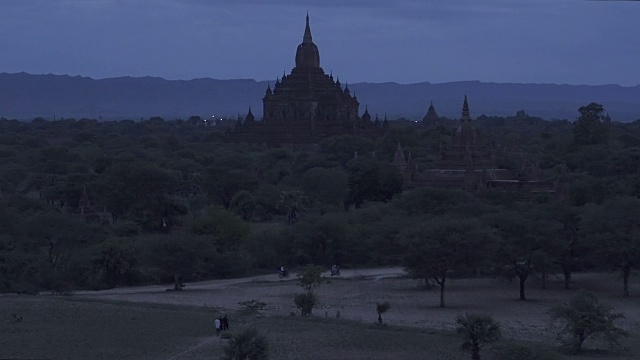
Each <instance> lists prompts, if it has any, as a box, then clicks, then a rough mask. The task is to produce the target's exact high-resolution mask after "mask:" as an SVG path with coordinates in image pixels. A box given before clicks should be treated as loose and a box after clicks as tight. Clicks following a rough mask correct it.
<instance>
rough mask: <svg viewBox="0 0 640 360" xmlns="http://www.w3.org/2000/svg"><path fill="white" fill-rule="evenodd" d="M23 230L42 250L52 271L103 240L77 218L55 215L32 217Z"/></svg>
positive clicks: (53, 213)
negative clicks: (77, 252) (85, 247)
mask: <svg viewBox="0 0 640 360" xmlns="http://www.w3.org/2000/svg"><path fill="white" fill-rule="evenodd" d="M24 230H25V231H26V233H27V235H28V236H30V237H31V238H32V239H34V240H36V243H37V244H41V247H42V248H44V249H45V252H46V254H47V259H48V262H49V265H50V266H51V268H60V267H63V266H64V265H66V264H67V263H68V261H69V260H70V258H71V257H72V256H73V255H74V252H75V251H76V250H77V249H79V248H80V247H82V246H86V245H88V244H89V242H90V241H91V242H99V241H100V240H102V239H101V238H100V234H99V233H96V232H95V231H94V229H93V228H92V227H91V226H90V225H88V224H87V223H86V222H85V221H84V220H83V219H82V218H80V217H79V216H73V215H69V214H67V215H65V214H62V213H58V212H49V213H44V214H38V215H35V216H34V217H32V218H31V219H29V220H27V221H26V222H25V223H24Z"/></svg>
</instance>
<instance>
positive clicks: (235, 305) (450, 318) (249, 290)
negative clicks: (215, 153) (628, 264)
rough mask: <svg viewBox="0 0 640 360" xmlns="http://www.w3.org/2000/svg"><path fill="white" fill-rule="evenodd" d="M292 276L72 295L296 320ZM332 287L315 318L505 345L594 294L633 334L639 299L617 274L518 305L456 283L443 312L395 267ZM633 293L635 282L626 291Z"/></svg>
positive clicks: (497, 283) (534, 295)
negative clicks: (242, 309)
mask: <svg viewBox="0 0 640 360" xmlns="http://www.w3.org/2000/svg"><path fill="white" fill-rule="evenodd" d="M295 274H296V272H295V271H292V273H291V275H290V277H289V278H286V279H279V278H278V275H277V273H274V274H268V275H261V276H252V277H245V278H238V279H223V280H210V281H201V282H194V283H188V284H186V286H185V288H184V291H166V289H168V288H171V287H172V285H153V286H141V287H130V288H118V289H110V290H102V291H79V292H76V293H74V294H75V295H74V296H80V297H84V298H92V299H103V300H116V301H128V302H137V303H161V304H172V305H190V306H200V307H207V308H210V309H211V311H212V314H226V313H229V314H232V313H233V312H234V311H237V310H239V303H240V302H244V301H248V300H252V299H255V300H259V301H262V302H265V303H266V304H267V307H266V309H265V312H264V315H267V316H272V315H281V316H282V315H290V314H297V313H299V310H298V309H297V308H296V307H295V305H294V304H293V301H292V300H293V297H294V296H295V294H297V293H300V292H302V291H303V290H302V289H301V288H300V287H299V286H298V284H297V281H295V280H296V276H295ZM323 275H324V276H325V277H327V278H329V279H331V280H332V281H331V284H326V285H322V286H320V287H319V288H317V289H316V290H315V292H316V295H317V296H318V304H317V305H316V307H315V308H314V314H315V315H316V316H329V317H337V316H340V317H342V318H345V319H351V320H358V321H363V322H375V321H376V318H377V314H376V313H375V308H376V303H378V302H384V301H388V302H389V303H390V304H391V309H390V310H389V311H388V312H387V313H386V314H385V315H384V316H383V318H384V321H385V322H387V323H389V324H394V325H406V326H414V327H421V328H430V329H442V330H452V329H453V328H454V327H455V318H456V316H458V315H460V314H463V313H465V312H468V311H471V312H479V313H488V314H491V315H492V316H493V317H494V318H495V319H496V320H498V321H499V322H500V323H501V324H503V327H504V331H505V333H506V334H509V335H508V337H511V338H516V339H525V340H526V339H528V340H532V339H537V340H540V341H551V342H554V341H556V337H555V336H556V334H557V333H556V331H554V330H553V328H552V327H551V322H550V317H549V313H548V311H549V308H550V307H551V306H554V305H558V304H562V303H564V302H566V301H567V300H568V299H569V298H570V297H571V296H572V295H573V294H575V291H576V290H577V289H585V290H588V291H592V292H594V293H595V294H596V295H597V296H598V298H599V299H600V300H601V301H604V302H607V303H609V304H611V305H612V306H613V307H614V309H615V310H616V311H620V312H622V313H624V314H625V315H626V319H624V320H622V321H620V323H621V325H622V326H623V327H624V328H626V329H627V330H629V331H631V332H632V333H634V334H637V333H638V332H639V331H640V307H639V306H637V300H638V296H637V295H636V296H632V298H622V297H621V296H620V295H621V294H620V284H619V281H616V278H617V274H575V278H574V288H573V290H565V289H564V288H563V285H564V283H563V281H562V279H561V278H553V279H550V280H549V281H548V289H546V290H543V289H541V288H540V283H539V282H537V281H536V280H535V279H531V280H530V281H529V282H527V297H528V299H529V300H527V301H520V300H518V284H517V282H506V281H504V280H500V279H491V278H476V279H457V280H453V279H452V280H450V282H447V284H448V285H447V290H446V293H445V298H446V303H447V307H446V308H440V307H438V304H439V291H438V289H433V290H431V291H425V290H422V289H419V287H418V286H417V283H416V281H415V280H411V279H407V278H404V277H403V275H404V272H403V271H402V269H401V268H399V267H394V268H377V269H344V270H342V274H341V275H342V276H340V277H339V278H336V277H333V278H331V276H330V274H329V272H325V273H324V274H323ZM633 286H634V289H635V286H636V284H635V282H634V284H633Z"/></svg>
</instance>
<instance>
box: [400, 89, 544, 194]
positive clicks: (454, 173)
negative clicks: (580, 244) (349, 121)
mask: <svg viewBox="0 0 640 360" xmlns="http://www.w3.org/2000/svg"><path fill="white" fill-rule="evenodd" d="M435 114H436V113H435V109H434V108H433V104H431V106H430V107H429V110H428V111H427V115H426V116H425V118H424V121H425V122H430V123H433V122H434V121H437V115H435ZM480 135H481V134H480V133H479V131H478V129H477V128H476V127H475V126H474V125H473V121H472V119H471V114H470V110H469V102H468V100H467V97H466V96H465V97H464V102H463V104H462V115H461V117H460V121H459V123H458V126H457V127H456V128H455V130H454V131H453V133H452V137H451V143H450V144H449V145H448V146H444V147H442V148H441V149H440V151H439V156H438V159H437V161H436V162H435V164H434V167H433V168H430V169H424V170H420V169H418V165H417V163H416V162H415V161H414V159H413V158H412V156H411V152H409V154H408V156H406V157H405V154H404V151H403V149H402V147H401V146H400V144H399V145H398V149H397V150H396V153H395V156H394V160H393V162H394V164H395V165H396V166H397V167H398V169H399V170H400V171H401V172H402V174H403V179H404V180H403V187H404V188H405V189H411V188H419V187H440V188H457V189H466V190H471V191H480V190H489V189H493V190H499V191H516V192H518V193H521V194H535V193H545V194H554V193H555V192H556V189H555V184H553V183H550V182H547V181H540V180H539V179H538V171H537V170H538V169H537V166H535V164H532V163H531V162H530V161H528V159H526V157H525V155H524V153H523V152H522V151H507V150H505V149H500V150H498V149H496V148H495V146H494V145H493V144H490V143H486V142H483V141H482V138H481V136H480ZM498 152H500V153H501V154H500V155H502V156H508V157H509V158H511V160H513V161H514V162H519V163H520V164H521V167H520V168H519V169H517V170H508V169H503V168H500V167H499V166H498V161H497V155H498V154H497V153H498Z"/></svg>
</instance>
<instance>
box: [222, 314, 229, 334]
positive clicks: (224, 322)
mask: <svg viewBox="0 0 640 360" xmlns="http://www.w3.org/2000/svg"><path fill="white" fill-rule="evenodd" d="M221 326H222V331H227V330H229V319H228V318H227V315H226V314H225V315H224V317H223V318H222V324H221Z"/></svg>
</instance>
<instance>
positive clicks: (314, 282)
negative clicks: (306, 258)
mask: <svg viewBox="0 0 640 360" xmlns="http://www.w3.org/2000/svg"><path fill="white" fill-rule="evenodd" d="M326 282H327V279H325V278H324V277H322V267H320V266H316V265H313V264H309V265H307V266H305V268H304V270H303V271H302V273H300V274H298V286H300V287H301V288H303V289H304V290H305V291H306V292H307V293H313V290H315V289H316V288H317V287H318V286H320V285H322V284H324V283H326Z"/></svg>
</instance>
